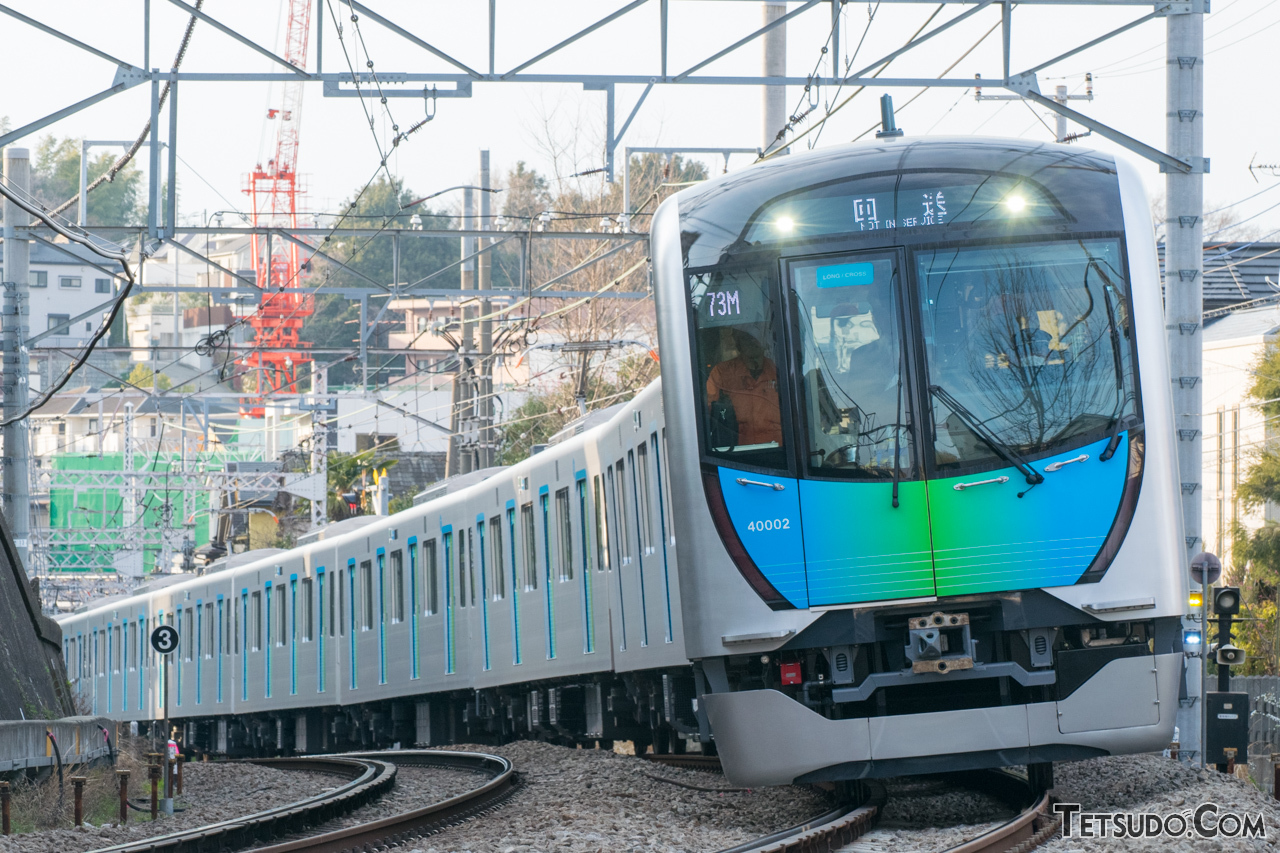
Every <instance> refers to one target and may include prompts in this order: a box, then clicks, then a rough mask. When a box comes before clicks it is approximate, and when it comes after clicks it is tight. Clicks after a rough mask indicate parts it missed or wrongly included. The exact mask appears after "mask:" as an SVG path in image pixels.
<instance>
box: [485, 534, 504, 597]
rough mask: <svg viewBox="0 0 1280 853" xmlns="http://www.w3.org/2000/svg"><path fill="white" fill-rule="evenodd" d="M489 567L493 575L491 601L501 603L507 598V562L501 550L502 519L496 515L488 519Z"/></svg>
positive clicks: (490, 586) (490, 585)
mask: <svg viewBox="0 0 1280 853" xmlns="http://www.w3.org/2000/svg"><path fill="white" fill-rule="evenodd" d="M489 566H490V567H491V568H490V570H491V571H492V573H493V577H492V580H491V582H490V584H489V589H490V590H492V591H493V600H494V601H501V600H502V599H504V598H506V597H507V574H506V572H507V561H506V559H504V552H503V550H502V519H501V518H500V517H498V516H496V515H495V516H494V517H493V518H491V519H489Z"/></svg>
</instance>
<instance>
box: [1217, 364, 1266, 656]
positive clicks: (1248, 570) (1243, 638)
mask: <svg viewBox="0 0 1280 853" xmlns="http://www.w3.org/2000/svg"><path fill="white" fill-rule="evenodd" d="M1253 373H1254V381H1253V385H1252V387H1250V389H1249V396H1250V397H1252V398H1253V399H1254V400H1256V401H1258V402H1259V404H1260V406H1259V408H1261V410H1262V412H1263V414H1264V415H1265V416H1266V417H1267V418H1268V419H1269V420H1270V419H1272V418H1274V417H1276V416H1277V415H1280V347H1276V346H1269V347H1267V349H1266V351H1264V352H1263V354H1262V357H1261V359H1260V360H1259V362H1258V364H1257V365H1255V366H1254V371H1253ZM1251 456H1252V458H1251V464H1250V465H1249V468H1248V470H1247V471H1246V473H1245V477H1244V480H1243V481H1242V482H1241V483H1240V486H1239V489H1238V494H1239V495H1240V500H1241V503H1243V504H1244V506H1245V507H1246V508H1248V509H1258V508H1259V507H1263V506H1266V505H1267V504H1280V444H1276V443H1275V442H1274V441H1273V439H1272V438H1271V436H1268V438H1267V441H1266V442H1265V443H1264V444H1263V445H1262V447H1261V448H1259V449H1257V450H1255V451H1254V452H1253V453H1252V455H1251ZM1231 533H1232V537H1231V540H1232V541H1231V554H1230V558H1229V563H1230V565H1229V566H1228V568H1227V571H1226V574H1227V576H1228V578H1229V582H1231V583H1234V584H1235V585H1237V586H1239V587H1240V594H1241V599H1242V601H1244V602H1245V604H1246V606H1247V608H1248V615H1249V616H1251V617H1253V618H1255V619H1258V620H1261V621H1257V622H1241V623H1239V624H1238V625H1237V626H1236V628H1235V629H1234V632H1235V635H1236V638H1237V639H1236V642H1237V643H1238V644H1239V645H1240V647H1241V648H1243V649H1244V650H1245V651H1246V652H1247V654H1248V658H1247V659H1246V661H1245V664H1244V666H1243V667H1242V668H1240V670H1238V671H1240V673H1241V674H1242V675H1262V674H1271V675H1274V674H1276V672H1277V667H1278V664H1280V625H1277V622H1276V619H1277V615H1278V614H1277V605H1278V604H1280V597H1278V596H1280V523H1277V522H1275V521H1271V520H1267V521H1265V522H1263V525H1262V527H1260V528H1258V529H1257V530H1254V531H1252V532H1250V531H1249V530H1247V529H1245V527H1244V526H1243V525H1241V524H1236V525H1235V526H1234V528H1233V529H1232V531H1231ZM1206 609H1207V608H1206ZM1206 627H1207V626H1206Z"/></svg>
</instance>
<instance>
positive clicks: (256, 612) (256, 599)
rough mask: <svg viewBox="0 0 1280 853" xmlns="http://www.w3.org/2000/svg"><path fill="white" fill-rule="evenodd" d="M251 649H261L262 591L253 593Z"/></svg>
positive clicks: (257, 650) (256, 650)
mask: <svg viewBox="0 0 1280 853" xmlns="http://www.w3.org/2000/svg"><path fill="white" fill-rule="evenodd" d="M253 650H254V651H255V652H260V651H262V593H261V592H255V593H254V594H253Z"/></svg>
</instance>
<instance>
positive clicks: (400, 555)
mask: <svg viewBox="0 0 1280 853" xmlns="http://www.w3.org/2000/svg"><path fill="white" fill-rule="evenodd" d="M391 621H392V622H393V623H394V622H403V621H404V552H402V551H392V552H391Z"/></svg>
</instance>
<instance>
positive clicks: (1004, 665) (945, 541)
mask: <svg viewBox="0 0 1280 853" xmlns="http://www.w3.org/2000/svg"><path fill="white" fill-rule="evenodd" d="M652 241H653V253H654V254H653V258H654V265H655V270H656V281H657V296H658V308H659V318H660V324H659V325H660V330H661V331H660V334H661V345H662V349H661V352H662V383H663V395H664V402H665V411H666V418H667V424H668V428H669V433H668V434H669V440H670V441H671V446H670V453H671V456H672V459H673V461H674V464H673V466H672V471H673V477H672V479H673V488H672V500H673V505H674V508H675V513H674V516H675V520H676V525H677V535H678V538H679V541H680V543H681V544H680V548H681V573H680V583H681V591H682V602H683V603H682V608H683V613H684V625H685V636H686V643H687V649H688V653H689V656H690V658H691V659H692V660H694V661H695V672H696V674H697V681H698V684H699V693H700V697H699V700H698V701H699V706H700V710H701V711H704V712H705V714H706V717H707V718H708V720H709V723H710V728H711V731H712V733H713V735H714V737H715V742H716V744H717V747H718V749H719V752H720V754H721V756H722V759H723V762H724V767H725V771H726V773H727V774H728V776H729V777H730V778H731V779H733V780H734V781H735V782H736V783H739V784H781V783H788V782H792V781H817V780H834V779H853V778H865V777H876V776H891V775H899V774H904V773H921V772H932V771H938V770H955V769H966V768H976V767H990V766H1001V765H1012V764H1030V765H1035V766H1036V770H1037V772H1040V771H1043V769H1044V768H1045V766H1046V765H1048V763H1049V762H1053V761H1062V760H1071V759H1079V758H1086V757H1091V756H1098V755H1105V754H1115V753H1125V752H1135V751H1145V750H1153V749H1159V748H1161V747H1163V746H1166V745H1167V744H1168V742H1169V740H1170V738H1171V736H1172V734H1173V725H1174V715H1175V713H1176V710H1177V708H1178V701H1177V698H1178V686H1179V678H1180V672H1181V666H1182V637H1181V622H1180V616H1181V614H1182V613H1183V607H1184V601H1183V592H1182V590H1183V585H1182V582H1181V581H1180V566H1181V563H1182V560H1183V555H1182V533H1181V521H1180V516H1179V507H1178V503H1177V494H1178V484H1177V483H1178V481H1177V477H1176V471H1175V461H1174V440H1173V426H1172V414H1171V411H1172V407H1171V400H1170V388H1169V381H1170V380H1169V376H1168V370H1167V367H1166V355H1165V342H1164V322H1163V319H1162V317H1163V314H1162V309H1161V301H1160V286H1159V278H1158V270H1157V264H1156V255H1155V246H1154V240H1153V236H1152V228H1151V221H1150V217H1149V213H1148V209H1147V202H1146V199H1145V197H1144V193H1143V190H1142V187H1141V184H1140V181H1139V179H1138V176H1137V174H1136V172H1135V171H1134V170H1133V169H1132V168H1131V167H1129V166H1127V165H1126V164H1125V163H1123V162H1118V161H1116V160H1114V159H1113V158H1112V157H1111V156H1110V155H1107V154H1102V153H1098V152H1093V151H1088V150H1082V149H1079V148H1073V147H1065V146H1059V145H1048V144H1045V145H1037V144H1031V143H1027V142H1025V141H1006V140H978V139H939V140H923V141H910V140H894V141H886V142H884V143H876V144H872V145H865V146H846V147H841V148H837V149H830V150H823V151H820V152H812V153H807V154H800V155H792V156H789V157H780V158H777V159H776V160H772V161H770V162H768V163H766V164H763V165H760V166H756V167H753V168H750V169H746V170H743V171H742V172H739V173H734V174H731V175H726V176H724V177H722V178H719V179H717V180H714V181H710V182H708V183H706V184H703V185H701V186H699V187H697V188H694V189H690V190H686V191H684V192H682V193H680V194H679V195H677V196H676V197H675V198H673V199H671V200H669V201H668V202H667V203H666V204H665V205H663V207H662V208H661V209H660V210H659V211H658V213H657V214H656V216H655V219H654V223H653V228H652Z"/></svg>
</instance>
